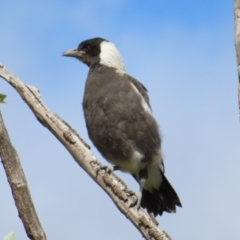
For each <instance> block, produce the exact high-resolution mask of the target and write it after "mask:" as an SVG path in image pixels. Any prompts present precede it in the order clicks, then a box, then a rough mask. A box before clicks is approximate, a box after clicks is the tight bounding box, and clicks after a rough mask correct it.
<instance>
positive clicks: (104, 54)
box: [100, 41, 125, 72]
mask: <svg viewBox="0 0 240 240" xmlns="http://www.w3.org/2000/svg"><path fill="white" fill-rule="evenodd" d="M100 48H101V53H100V63H101V64H102V65H105V66H108V67H114V68H116V69H117V70H119V71H121V72H122V71H124V72H125V65H124V61H123V59H122V56H121V54H120V53H119V51H118V50H117V48H116V46H115V45H114V44H113V43H111V42H107V41H104V42H102V43H101V45H100Z"/></svg>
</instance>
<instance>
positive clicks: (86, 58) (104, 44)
mask: <svg viewBox="0 0 240 240" xmlns="http://www.w3.org/2000/svg"><path fill="white" fill-rule="evenodd" d="M62 55H63V56H66V57H75V58H77V59H79V60H80V61H81V62H83V63H85V64H87V65H88V66H89V67H91V66H92V65H93V64H95V63H99V64H102V65H105V66H108V67H114V68H116V69H118V70H121V71H125V66H124V62H123V59H122V56H121V54H120V53H119V51H118V49H117V48H116V46H115V45H114V44H113V43H111V42H109V41H108V40H106V39H103V38H99V37H98V38H92V39H89V40H85V41H83V42H81V43H80V44H79V45H78V48H75V49H71V50H68V51H66V52H64V53H63V54H62Z"/></svg>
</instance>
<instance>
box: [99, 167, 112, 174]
mask: <svg viewBox="0 0 240 240" xmlns="http://www.w3.org/2000/svg"><path fill="white" fill-rule="evenodd" d="M101 170H104V171H105V173H108V174H111V173H112V172H113V170H114V168H113V167H111V166H108V165H101V166H98V167H97V170H96V174H97V175H98V173H99V171H101Z"/></svg>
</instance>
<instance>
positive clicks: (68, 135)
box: [0, 63, 170, 240]
mask: <svg viewBox="0 0 240 240" xmlns="http://www.w3.org/2000/svg"><path fill="white" fill-rule="evenodd" d="M0 77H2V78H3V79H5V80H6V81H7V82H8V83H9V84H11V85H12V86H13V87H14V88H15V89H16V91H17V92H18V93H19V94H20V96H21V97H22V98H23V100H24V101H25V102H26V103H27V104H28V106H29V107H30V109H31V110H32V112H33V113H34V115H35V116H36V118H37V119H38V120H39V121H40V123H41V124H42V125H44V126H45V127H46V128H47V129H48V130H49V131H51V132H52V133H53V135H54V136H55V137H56V138H57V139H58V140H59V141H60V142H61V143H62V144H63V145H64V147H65V148H66V149H67V150H68V151H69V153H70V154H71V155H72V157H73V159H74V160H75V161H76V162H77V163H78V165H79V166H81V167H82V168H83V169H84V170H85V171H86V172H87V174H88V175H89V176H90V177H91V178H92V179H93V180H94V181H95V182H96V183H97V184H98V185H99V186H100V187H101V188H102V189H103V190H104V191H105V192H106V193H107V194H108V196H109V197H110V198H111V199H112V201H113V202H114V204H115V205H116V207H117V208H118V209H119V210H120V211H121V212H122V214H124V215H125V216H126V218H128V219H129V220H130V221H131V222H132V223H133V225H134V226H135V227H136V228H137V229H138V231H139V232H140V233H141V234H142V235H143V237H145V239H151V240H153V239H154V240H155V239H156V240H170V237H169V236H168V235H167V234H166V233H165V232H164V231H162V230H160V229H159V228H158V227H157V225H158V222H157V220H156V219H155V218H154V217H153V216H152V215H149V214H148V213H146V211H144V210H143V209H140V210H139V211H137V210H136V209H135V208H129V205H130V204H131V203H132V201H134V200H135V197H136V194H135V193H133V192H132V191H131V190H129V189H128V188H127V186H126V184H125V183H124V182H123V181H122V180H121V179H120V178H119V177H117V176H116V175H115V174H114V173H106V172H105V171H102V170H101V171H99V173H98V174H97V170H98V169H99V167H100V166H101V164H100V163H99V162H98V161H97V159H96V157H95V156H94V155H93V154H92V152H91V151H90V149H89V146H88V145H87V144H86V143H85V142H84V140H83V139H82V138H81V137H80V136H79V135H78V134H77V133H76V131H75V130H74V129H72V128H71V127H70V126H69V125H68V124H67V123H66V122H65V121H63V120H62V119H61V118H60V117H59V116H57V115H56V114H53V113H52V112H50V111H49V109H48V108H47V106H46V105H45V104H44V102H43V101H42V99H41V96H40V94H39V91H38V90H37V89H36V88H35V87H33V86H29V85H26V84H24V83H23V82H22V81H21V80H20V79H19V78H18V77H16V76H15V75H14V74H13V73H11V72H10V71H9V70H8V69H6V68H5V67H4V66H3V65H2V64H1V63H0Z"/></svg>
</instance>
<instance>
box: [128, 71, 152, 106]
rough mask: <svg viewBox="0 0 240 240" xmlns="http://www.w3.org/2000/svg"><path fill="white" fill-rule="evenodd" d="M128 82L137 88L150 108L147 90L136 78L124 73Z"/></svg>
mask: <svg viewBox="0 0 240 240" xmlns="http://www.w3.org/2000/svg"><path fill="white" fill-rule="evenodd" d="M126 75H127V77H128V79H129V80H130V82H131V83H132V84H133V85H134V86H135V87H136V88H137V90H138V91H139V92H140V93H141V95H142V97H143V99H144V100H145V102H146V103H147V105H148V107H149V108H150V109H151V110H152V108H151V105H150V99H149V97H148V90H147V88H146V87H145V86H144V85H143V84H142V83H140V82H139V81H138V80H137V79H135V78H133V77H132V76H130V75H128V74H126Z"/></svg>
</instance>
